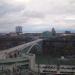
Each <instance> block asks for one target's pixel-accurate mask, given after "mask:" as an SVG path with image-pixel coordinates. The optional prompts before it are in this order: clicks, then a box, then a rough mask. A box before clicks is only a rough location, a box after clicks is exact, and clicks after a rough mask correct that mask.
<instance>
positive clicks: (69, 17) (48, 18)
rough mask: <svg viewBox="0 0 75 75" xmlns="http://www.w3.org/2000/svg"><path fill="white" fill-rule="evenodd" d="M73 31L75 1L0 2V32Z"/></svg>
mask: <svg viewBox="0 0 75 75" xmlns="http://www.w3.org/2000/svg"><path fill="white" fill-rule="evenodd" d="M18 25H19V26H22V27H23V31H24V32H42V31H45V30H51V28H52V27H54V28H55V29H56V30H58V31H64V30H71V31H74V30H75V0H0V32H12V31H15V27H16V26H18Z"/></svg>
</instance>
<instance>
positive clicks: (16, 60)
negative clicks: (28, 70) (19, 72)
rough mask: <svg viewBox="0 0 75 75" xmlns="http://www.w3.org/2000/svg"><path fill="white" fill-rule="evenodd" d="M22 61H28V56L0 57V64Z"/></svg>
mask: <svg viewBox="0 0 75 75" xmlns="http://www.w3.org/2000/svg"><path fill="white" fill-rule="evenodd" d="M22 62H28V58H26V57H18V58H8V59H1V60H0V65H2V64H14V63H22Z"/></svg>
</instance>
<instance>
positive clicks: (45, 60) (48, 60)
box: [36, 55, 75, 65]
mask: <svg viewBox="0 0 75 75" xmlns="http://www.w3.org/2000/svg"><path fill="white" fill-rule="evenodd" d="M36 63H37V64H38V63H39V64H50V65H60V64H61V65H75V59H66V58H64V59H61V58H57V57H51V56H44V55H39V56H36Z"/></svg>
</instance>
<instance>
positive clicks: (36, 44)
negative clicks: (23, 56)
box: [27, 43, 42, 54]
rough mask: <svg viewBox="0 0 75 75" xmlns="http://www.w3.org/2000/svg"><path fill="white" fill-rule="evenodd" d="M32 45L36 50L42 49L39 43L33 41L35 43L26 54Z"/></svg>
mask: <svg viewBox="0 0 75 75" xmlns="http://www.w3.org/2000/svg"><path fill="white" fill-rule="evenodd" d="M34 47H35V48H36V49H37V50H38V52H41V50H42V47H41V45H40V44H38V43H35V44H33V45H32V46H31V47H30V48H29V50H28V51H27V54H28V53H29V52H30V51H31V50H32V48H34Z"/></svg>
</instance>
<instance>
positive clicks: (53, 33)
mask: <svg viewBox="0 0 75 75" xmlns="http://www.w3.org/2000/svg"><path fill="white" fill-rule="evenodd" d="M51 32H52V35H53V36H55V35H56V31H55V29H54V28H52V31H51Z"/></svg>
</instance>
